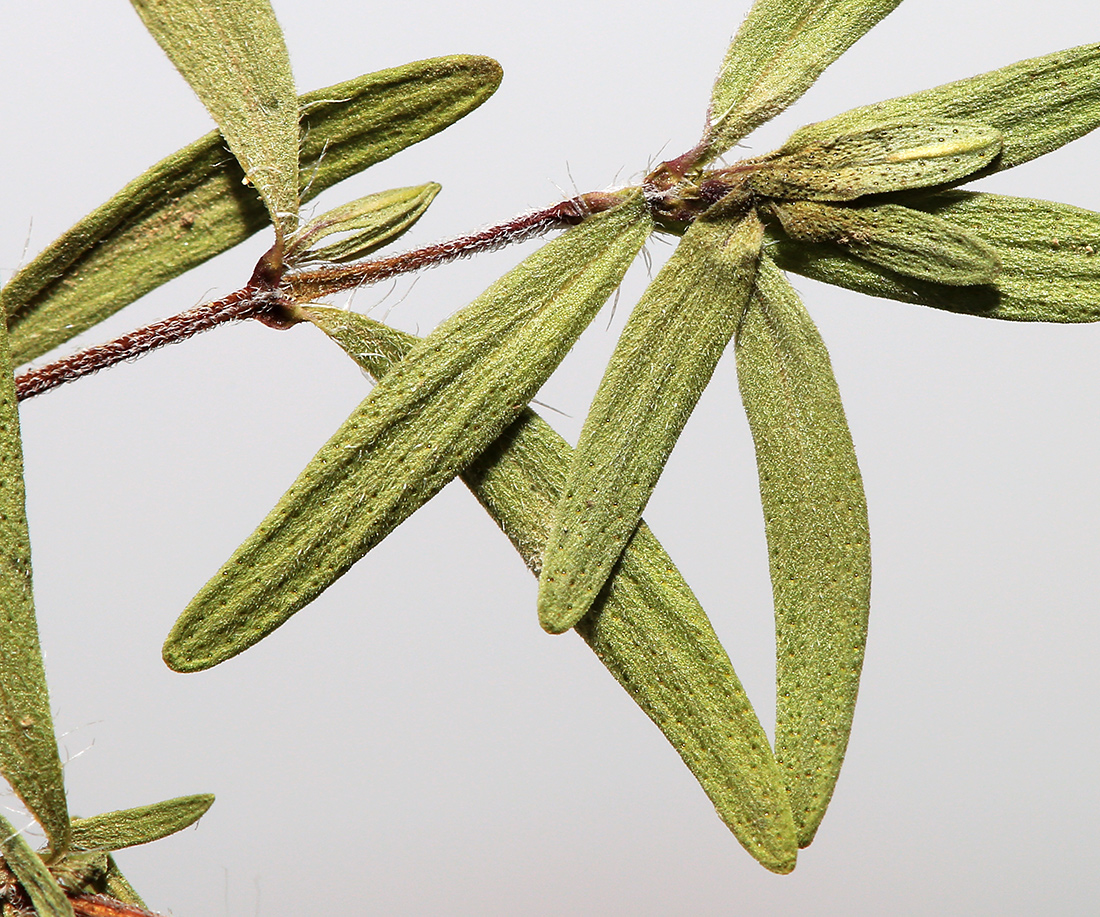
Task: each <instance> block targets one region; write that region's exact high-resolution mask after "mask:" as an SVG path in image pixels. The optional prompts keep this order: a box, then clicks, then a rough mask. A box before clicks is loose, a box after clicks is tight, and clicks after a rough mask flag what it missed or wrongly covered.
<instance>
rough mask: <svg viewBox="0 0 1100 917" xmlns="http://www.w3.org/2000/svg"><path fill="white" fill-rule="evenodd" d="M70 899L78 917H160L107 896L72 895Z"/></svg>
mask: <svg viewBox="0 0 1100 917" xmlns="http://www.w3.org/2000/svg"><path fill="white" fill-rule="evenodd" d="M68 897H69V903H70V904H71V905H72V906H73V913H74V914H75V915H76V917H159V915H158V914H154V913H153V912H152V911H147V910H145V908H143V907H137V906H135V905H133V904H126V903H125V902H122V901H118V900H116V899H114V898H108V897H107V896H105V895H73V894H70V895H69V896H68Z"/></svg>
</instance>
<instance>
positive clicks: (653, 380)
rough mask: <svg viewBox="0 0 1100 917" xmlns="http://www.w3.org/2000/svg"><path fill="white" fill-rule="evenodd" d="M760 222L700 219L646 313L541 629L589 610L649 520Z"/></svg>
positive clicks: (636, 323)
mask: <svg viewBox="0 0 1100 917" xmlns="http://www.w3.org/2000/svg"><path fill="white" fill-rule="evenodd" d="M763 231H764V230H763V227H762V226H761V225H760V221H759V220H758V219H757V218H756V216H755V215H753V214H750V215H749V216H747V217H743V218H733V219H721V220H718V221H711V220H709V219H699V220H696V221H695V223H693V224H692V226H691V227H690V228H689V229H688V231H687V233H686V234H685V235H684V238H683V240H682V241H681V242H680V244H679V245H678V246H677V248H676V251H675V252H674V253H673V254H672V257H671V258H670V259H669V260H668V262H667V263H666V264H665V266H664V267H663V268H662V269H661V271H660V273H659V274H658V275H657V277H656V279H655V280H654V281H653V283H651V284H650V285H649V287H648V289H647V290H646V292H645V294H644V295H643V296H642V298H641V300H640V301H639V302H638V304H637V306H635V307H634V310H633V312H632V313H631V316H630V321H629V322H627V325H626V328H625V329H624V330H623V333H622V336H621V337H620V339H619V343H618V345H617V346H616V348H615V353H614V354H613V355H612V357H611V360H610V362H609V363H608V366H607V371H606V373H605V374H604V377H603V380H602V381H601V383H600V387H599V390H598V391H597V392H596V397H595V398H594V399H593V402H592V407H591V409H590V410H589V412H588V418H587V419H586V420H585V423H584V429H583V430H582V431H581V436H580V441H579V443H578V444H577V451H576V453H575V454H574V457H573V463H572V465H571V466H570V469H569V474H568V477H567V479H566V484H565V489H564V491H563V493H562V498H561V502H560V505H559V506H558V509H557V512H556V515H555V521H554V525H553V528H552V531H551V534H550V538H549V540H548V541H547V543H546V554H545V557H544V558H543V567H542V573H541V576H540V577H539V604H538V613H539V623H541V624H542V626H543V627H544V628H545V629H546V630H548V631H550V632H551V633H562V632H563V631H566V630H568V629H569V628H571V627H572V626H573V625H574V624H576V623H577V621H579V620H580V619H581V618H582V617H583V616H584V615H585V613H586V612H587V611H588V609H589V607H590V606H591V604H592V602H593V601H594V600H595V598H596V596H597V594H599V591H600V590H601V589H602V588H603V585H604V582H605V581H606V579H607V576H608V574H609V573H610V571H611V567H612V566H613V565H614V563H615V561H616V560H618V557H619V554H620V553H621V551H622V549H623V545H625V544H626V542H627V540H628V539H629V538H630V535H631V533H632V532H633V531H634V528H635V526H637V524H638V520H639V519H640V518H641V515H642V509H643V508H644V506H645V504H646V502H647V501H648V500H649V495H650V494H651V493H652V492H653V488H654V486H655V485H656V483H657V478H658V477H659V476H660V474H661V471H662V470H663V469H664V466H665V463H666V462H667V461H668V457H669V455H670V454H671V452H672V448H673V446H675V445H676V440H677V439H678V438H679V436H680V433H681V431H682V430H683V428H684V424H685V423H687V419H688V417H689V416H691V412H692V411H693V410H694V408H695V404H696V402H697V401H698V400H699V396H700V395H701V394H702V393H703V389H704V388H705V387H706V385H707V383H708V382H709V381H710V377H711V375H712V374H713V372H714V367H715V366H716V365H717V364H718V359H719V358H720V357H721V356H722V352H723V351H724V350H725V348H726V345H727V344H728V343H729V341H730V338H732V337H733V332H734V329H735V328H736V327H737V323H738V322H739V321H740V320H741V315H742V313H743V312H744V309H745V304H746V303H747V301H748V297H749V295H750V293H751V291H752V282H753V277H754V276H755V274H756V259H757V255H758V254H759V251H760V243H761V240H762V237H763Z"/></svg>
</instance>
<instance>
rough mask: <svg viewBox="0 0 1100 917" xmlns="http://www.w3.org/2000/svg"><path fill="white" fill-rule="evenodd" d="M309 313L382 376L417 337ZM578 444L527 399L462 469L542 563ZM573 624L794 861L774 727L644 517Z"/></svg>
mask: <svg viewBox="0 0 1100 917" xmlns="http://www.w3.org/2000/svg"><path fill="white" fill-rule="evenodd" d="M309 313H310V317H311V320H312V321H314V322H315V323H316V324H317V325H318V326H319V327H321V328H322V329H323V330H324V331H325V332H326V333H327V334H328V335H330V336H331V337H332V338H333V339H334V340H335V341H337V343H339V344H340V346H341V347H343V348H344V349H345V350H346V351H347V352H348V353H350V354H351V355H352V357H353V358H354V359H355V360H356V362H358V363H359V365H360V366H361V367H363V369H365V370H366V371H367V372H369V373H371V374H373V375H375V376H381V375H383V374H384V373H385V372H386V371H387V370H388V369H389V368H390V366H391V365H392V364H394V363H396V362H398V361H399V360H401V359H402V358H403V357H404V355H405V354H406V353H408V351H409V350H410V349H411V348H412V346H413V345H414V344H415V341H416V339H415V338H413V337H411V336H410V335H407V334H404V333H402V332H400V331H396V330H395V329H392V328H389V327H387V326H385V325H381V324H379V323H377V322H372V321H371V320H370V319H368V318H364V317H362V316H359V315H355V314H352V313H348V312H343V311H340V310H336V309H320V308H311V309H310V310H309ZM572 454H573V450H572V449H571V448H570V447H569V446H568V444H567V443H566V442H565V441H564V440H563V439H562V438H561V437H560V436H558V435H557V434H556V433H555V432H554V431H553V430H552V429H551V428H550V426H549V425H548V424H546V423H545V422H544V421H543V420H542V419H541V418H540V417H539V416H538V415H537V414H535V413H534V412H532V411H531V410H529V409H525V410H524V411H523V412H522V413H521V414H520V416H519V417H518V418H517V419H516V421H515V422H514V423H513V424H512V425H511V426H510V427H508V428H507V429H506V430H505V431H504V433H503V434H502V435H501V436H500V437H499V438H498V439H497V440H496V441H495V442H494V443H492V445H490V446H489V448H488V449H487V450H486V451H485V452H484V453H482V455H481V456H479V457H478V458H477V459H476V460H475V461H474V462H473V463H472V464H471V465H470V466H469V467H468V468H467V469H466V470H465V471H464V472H463V473H462V479H463V481H465V483H466V485H467V486H468V487H469V488H470V489H471V490H472V491H473V493H474V495H475V496H476V497H477V498H478V499H479V500H480V501H481V503H482V504H483V505H484V507H485V509H486V510H487V511H488V512H489V514H490V515H491V516H492V518H493V519H494V521H495V522H496V523H497V524H498V525H499V526H500V527H501V529H502V530H503V531H504V533H505V534H506V535H507V536H508V537H509V539H511V541H512V544H513V545H515V548H516V550H517V551H518V552H519V554H520V556H521V557H522V558H523V560H524V561H525V563H526V564H527V566H528V567H529V568H530V569H531V570H532V571H533V572H535V573H537V572H538V569H539V566H540V564H541V557H542V548H543V544H544V543H545V541H546V538H547V536H548V535H549V534H550V525H551V521H552V519H553V515H554V507H555V505H556V504H557V501H558V497H559V495H560V493H561V491H562V488H563V485H564V483H565V475H566V470H567V469H568V467H569V465H570V462H571V460H572ZM577 632H578V633H579V634H580V635H581V636H582V637H583V638H584V639H585V641H587V643H588V645H589V646H590V647H591V648H592V650H593V651H594V652H595V653H596V655H597V656H598V657H599V659H600V661H601V662H602V663H603V664H604V665H605V666H606V667H607V669H608V671H610V672H611V674H612V675H613V676H614V677H615V678H616V679H617V680H618V682H619V683H620V684H621V685H622V686H623V687H624V688H625V689H626V691H627V692H628V693H629V694H630V696H631V698H633V700H634V701H635V703H637V704H638V706H640V707H641V708H642V710H643V711H645V713H646V715H647V716H648V717H649V718H650V719H651V720H653V722H654V723H655V724H656V725H657V727H658V728H659V729H660V730H661V732H663V733H664V735H665V737H666V738H667V739H668V741H669V742H670V743H671V744H672V746H673V748H675V749H676V751H677V753H679V755H680V757H681V758H682V759H683V761H684V763H685V764H686V765H687V766H688V768H690V770H691V772H692V773H693V774H694V775H695V778H696V779H697V780H698V781H699V783H700V785H701V786H702V787H703V789H704V790H705V792H706V794H707V796H709V797H710V800H711V802H713V803H714V806H715V809H716V810H717V811H718V815H719V817H720V818H721V819H722V821H723V822H725V824H726V825H727V826H728V827H729V828H730V830H731V831H733V833H734V834H735V835H736V837H737V838H738V840H740V841H741V843H742V844H743V845H744V846H745V848H746V850H748V851H749V852H750V853H751V854H752V855H753V856H754V857H756V859H757V860H758V861H759V862H761V863H762V864H763V865H764V866H766V867H767V868H768V869H771V870H773V871H775V872H781V873H785V872H790V870H791V869H793V868H794V864H795V858H796V850H797V845H796V843H795V834H794V823H793V821H792V820H791V815H790V806H789V804H788V802H787V796H786V789H785V786H784V784H783V781H782V778H781V776H780V774H779V771H778V769H777V767H776V764H775V758H774V756H773V755H772V753H771V748H770V746H769V745H768V739H767V736H765V735H764V731H763V729H762V728H761V726H760V721H759V720H758V719H757V717H756V714H755V713H754V712H753V709H752V706H751V704H750V703H749V700H748V697H747V696H746V695H745V692H744V689H743V688H742V687H741V683H740V681H739V680H738V679H737V676H736V674H735V673H734V671H733V667H732V666H731V665H730V661H729V657H728V656H727V655H726V652H725V650H724V649H723V648H722V646H721V644H720V643H719V642H718V638H717V636H715V634H714V630H713V629H712V627H711V624H710V621H709V620H708V619H707V616H706V613H705V612H704V611H703V609H702V607H701V606H700V605H699V602H698V600H697V599H696V598H695V596H694V595H693V594H692V592H691V589H690V588H689V587H688V585H687V583H686V582H684V579H683V577H682V576H681V575H680V573H679V571H678V570H677V569H676V567H675V566H674V565H673V563H672V561H671V560H670V559H669V557H668V555H667V554H666V553H665V552H664V550H663V549H662V548H661V546H660V544H659V543H658V541H657V539H656V538H654V537H653V534H652V533H651V532H650V531H649V528H648V527H647V526H646V525H645V523H642V524H641V525H639V526H638V528H637V530H636V531H635V532H634V533H633V535H632V537H631V538H630V540H629V542H628V544H627V546H626V549H625V550H624V551H623V556H622V560H621V562H620V563H619V564H618V565H617V566H616V568H615V570H614V572H613V574H612V576H611V578H610V580H609V582H608V585H607V587H606V588H605V589H604V590H603V592H601V594H600V595H599V597H598V598H597V599H596V601H595V603H593V606H592V610H591V611H590V612H589V614H588V615H587V616H586V617H585V618H584V619H582V620H581V621H580V623H579V624H578V625H577Z"/></svg>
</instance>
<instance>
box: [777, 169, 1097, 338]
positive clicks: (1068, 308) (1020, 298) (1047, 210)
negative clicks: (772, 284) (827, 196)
mask: <svg viewBox="0 0 1100 917" xmlns="http://www.w3.org/2000/svg"><path fill="white" fill-rule="evenodd" d="M906 205H907V206H909V207H912V208H914V209H919V210H921V211H924V212H926V213H928V214H929V215H931V216H934V217H936V218H938V219H939V220H942V221H943V222H945V223H948V224H950V225H951V226H953V227H954V228H955V229H956V230H957V231H959V232H962V233H965V234H966V235H968V236H970V237H972V238H974V239H977V240H978V241H979V242H981V243H982V244H983V245H984V246H985V247H986V248H988V249H989V250H991V251H992V252H993V254H994V255H995V256H996V258H997V261H998V262H999V264H1000V269H999V271H998V273H997V278H996V283H995V285H993V286H981V287H957V286H945V285H943V284H939V283H930V282H926V281H921V280H917V279H915V278H912V277H905V276H902V275H900V274H898V273H896V272H894V271H891V270H889V269H888V268H886V267H876V266H875V265H872V264H868V263H866V262H865V261H861V260H858V259H857V258H855V257H853V256H852V254H851V253H850V252H848V251H845V250H843V249H841V248H840V247H838V246H834V245H806V244H802V243H798V242H793V241H790V240H788V239H787V238H785V237H781V238H778V239H776V240H775V243H774V245H772V246H771V247H770V248H769V251H770V252H771V253H772V255H773V257H775V259H776V260H777V262H778V263H779V264H780V265H781V266H782V267H784V268H785V269H786V270H790V271H795V272H797V273H799V274H803V275H805V276H807V277H812V278H814V279H815V280H822V281H824V282H826V283H833V284H836V285H837V286H842V287H847V288H848V289H851V290H857V291H859V292H861V293H867V294H869V295H871V296H881V297H883V298H886V299H897V300H900V301H902V302H911V303H921V304H923V305H926V306H934V307H935V308H937V309H946V310H948V311H951V312H965V313H968V314H970V315H980V316H983V317H987V318H1000V319H1009V320H1013V321H1042V322H1094V321H1097V320H1100V214H1097V213H1094V212H1093V211H1091V210H1082V209H1081V208H1080V207H1070V206H1069V205H1068V204H1056V203H1052V202H1051V201H1036V200H1030V199H1028V198H1019V197H1002V196H1001V195H997V194H978V193H974V192H967V191H950V192H943V193H938V194H928V195H922V196H919V197H918V196H913V197H907V198H906Z"/></svg>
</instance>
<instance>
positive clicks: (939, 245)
mask: <svg viewBox="0 0 1100 917" xmlns="http://www.w3.org/2000/svg"><path fill="white" fill-rule="evenodd" d="M774 212H775V213H776V215H777V216H778V217H779V220H780V222H781V223H782V224H783V230H784V232H786V233H787V235H788V236H790V237H791V238H792V239H797V240H799V241H801V242H832V243H834V244H836V245H837V246H838V247H840V248H842V249H843V250H845V251H847V252H850V253H851V254H852V255H854V256H855V257H857V258H860V259H862V260H864V261H870V262H871V263H872V264H877V265H879V266H880V267H885V268H889V269H890V270H891V271H894V272H895V273H898V274H903V275H905V276H907V277H915V278H917V279H918V280H926V281H931V282H933V283H940V284H948V285H951V286H974V285H978V284H991V283H994V282H995V281H996V280H997V278H998V276H999V275H1000V263H999V262H998V260H997V255H996V253H995V252H994V251H993V249H992V248H990V247H989V246H988V245H986V244H985V243H984V242H982V241H981V240H980V239H979V238H978V237H977V236H975V235H973V234H971V233H969V232H966V231H964V230H963V229H961V228H959V227H958V226H956V225H955V224H954V223H949V222H948V221H947V220H941V219H940V218H939V217H935V216H933V215H932V214H929V213H924V212H923V211H920V210H914V209H912V208H910V207H900V206H898V205H897V204H878V205H875V206H870V207H838V206H833V205H831V204H816V203H811V202H809V201H791V202H789V203H784V204H778V205H776V206H775V207H774Z"/></svg>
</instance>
